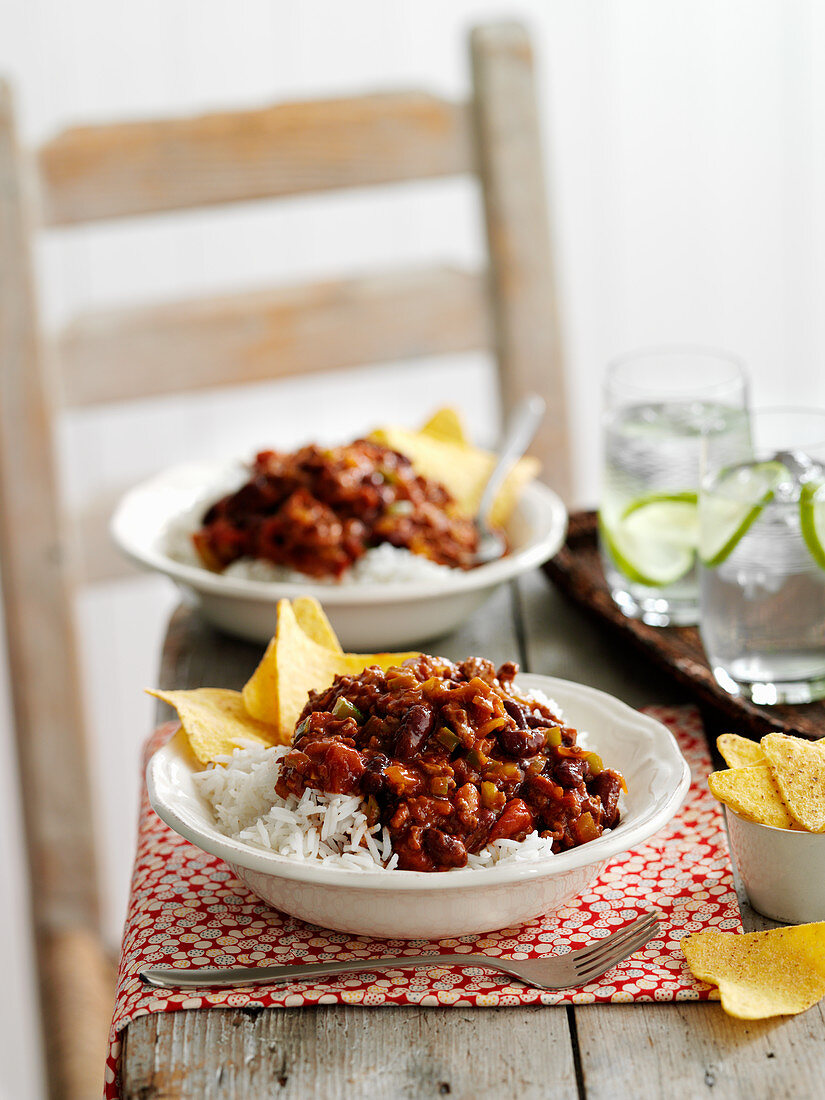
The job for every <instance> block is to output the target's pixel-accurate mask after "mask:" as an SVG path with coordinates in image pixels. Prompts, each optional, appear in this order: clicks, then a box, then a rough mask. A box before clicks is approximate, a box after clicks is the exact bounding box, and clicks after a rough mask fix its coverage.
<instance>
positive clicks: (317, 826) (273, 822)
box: [193, 691, 607, 874]
mask: <svg viewBox="0 0 825 1100" xmlns="http://www.w3.org/2000/svg"><path fill="white" fill-rule="evenodd" d="M527 698H530V699H533V700H535V701H536V702H540V703H543V704H544V705H545V706H548V707H550V709H551V711H552V712H553V713H554V714H555V715H557V716H558V717H561V708H560V707H559V706H558V704H557V703H555V702H554V701H553V700H552V699H549V698H548V696H546V695H545V694H544V693H543V692H541V691H531V692H529V693H528V694H527ZM289 751H290V747H289V746H288V745H275V746H272V747H269V748H261V747H260V746H259V745H257V744H252V743H249V742H248V743H246V744H244V745H243V746H241V747H239V748H237V749H235V750H234V752H233V753H232V755H231V756H220V757H218V758H217V761H216V764H215V765H212V766H210V767H209V768H208V769H207V770H206V771H202V772H196V773H195V775H194V776H193V780H194V783H195V788H196V790H197V791H198V793H199V794H201V795H202V796H203V798H205V799H206V801H207V802H208V803H209V804H210V806H211V807H212V809H213V811H214V814H215V820H216V823H217V825H218V828H219V829H220V830H221V832H222V833H224V834H225V835H226V836H228V837H232V838H233V839H234V840H239V841H241V842H242V843H243V844H249V845H250V846H251V847H253V848H258V849H263V850H264V851H267V852H274V853H275V854H276V855H280V856H285V857H286V858H288V859H293V860H296V861H297V862H300V863H316V864H319V865H320V864H325V865H327V866H330V867H340V868H344V869H349V870H353V871H392V870H395V869H396V867H397V864H398V856H397V855H396V854H395V853H394V852H393V850H392V841H391V839H390V834H389V831H388V830H387V828H386V827H383V826H381V824H380V823H379V824H376V825H372V826H370V825H368V824H367V819H366V815H365V814H364V811H363V799H362V798H361V796H360V795H345V794H329V793H327V792H325V791H317V790H312V789H310V788H307V789H306V790H305V791H304V792H303V794H302V795H301V796H300V798H299V797H298V796H296V795H288V796H287V797H286V798H281V797H280V795H278V794H277V792H276V791H275V784H276V783H277V781H278V776H279V774H280V770H281V761H282V760H283V758H284V756H285V755H286V754H287V753H288V752H289ZM605 831H607V830H605ZM551 855H553V842H552V840H550V839H547V838H545V837H541V836H539V834H538V833H537V832H535V831H534V832H532V833H529V834H528V835H527V836H526V837H525V839H524V840H522V841H515V840H496V841H493V843H492V844H488V845H487V847H486V848H483V849H482V850H481V851H480V852H477V853H476V854H474V855H473V854H470V855H468V858H467V866H466V868H453V869H452V870H451V871H450V872H448V873H449V874H461V873H462V872H463V871H466V870H479V869H482V868H485V867H497V866H500V865H501V864H513V863H526V862H531V861H533V860H537V859H546V858H548V857H549V856H551Z"/></svg>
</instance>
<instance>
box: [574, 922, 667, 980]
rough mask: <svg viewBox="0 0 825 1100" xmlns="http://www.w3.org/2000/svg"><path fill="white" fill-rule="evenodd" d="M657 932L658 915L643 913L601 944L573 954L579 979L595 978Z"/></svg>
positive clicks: (642, 945)
mask: <svg viewBox="0 0 825 1100" xmlns="http://www.w3.org/2000/svg"><path fill="white" fill-rule="evenodd" d="M658 931H659V914H658V913H652V912H651V913H645V914H644V915H643V916H641V917H639V919H638V920H635V921H633V923H632V924H628V925H627V927H626V928H623V929H622V930H621V931H620V932H616V933H614V934H613V935H612V936H608V937H606V939H604V940H603V941H602V942H601V943H596V944H593V945H592V946H591V947H585V948H583V949H582V950H581V951H576V952H575V968H576V973H577V975H578V976H579V977H580V978H584V977H585V976H587V975H589V976H593V977H595V976H597V975H598V974H603V973H604V972H605V971H606V970H609V969H610V967H611V966H612V965H614V964H615V963H617V962H621V961H622V960H623V959H626V958H628V956H630V955H632V954H633V953H634V952H636V951H638V950H639V948H640V947H644V945H645V944H646V943H648V942H649V941H650V940H652V939H654V937H655V936H656V935H657V934H658Z"/></svg>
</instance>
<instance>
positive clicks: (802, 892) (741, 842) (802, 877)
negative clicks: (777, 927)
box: [725, 806, 825, 924]
mask: <svg viewBox="0 0 825 1100" xmlns="http://www.w3.org/2000/svg"><path fill="white" fill-rule="evenodd" d="M725 814H726V815H727V821H728V836H729V837H730V846H731V850H732V851H733V856H734V859H735V860H736V866H737V867H738V868H739V874H740V875H741V876H742V885H743V886H744V887H745V892H746V893H747V895H748V900H749V901H750V903H751V905H752V906H753V908H754V909H755V910H756V911H757V913H761V914H762V915H763V916H764V917H770V918H771V919H772V920H780V921H784V922H785V923H786V924H809V923H812V922H813V921H821V920H825V834H823V833H803V832H797V831H796V830H795V829H775V828H774V827H773V826H772V825H758V824H757V823H756V822H755V821H746V820H745V818H744V817H740V816H739V814H737V813H735V812H734V811H733V810H731V809H730V807H728V806H726V807H725Z"/></svg>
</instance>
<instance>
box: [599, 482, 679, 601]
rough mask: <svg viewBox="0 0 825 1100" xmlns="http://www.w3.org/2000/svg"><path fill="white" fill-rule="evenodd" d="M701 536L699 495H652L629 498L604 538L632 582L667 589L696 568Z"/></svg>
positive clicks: (613, 556) (605, 530) (618, 564)
mask: <svg viewBox="0 0 825 1100" xmlns="http://www.w3.org/2000/svg"><path fill="white" fill-rule="evenodd" d="M698 535H699V519H698V507H697V501H696V493H691V492H684V493H650V494H649V495H648V496H644V497H638V498H637V499H636V500H634V501H631V503H630V504H628V506H627V507H626V508H625V510H624V511H623V512H622V514H621V517H620V518H619V521H618V523H616V524H615V525H614V526H613V527H611V528H608V527H607V526H606V525H605V524H604V523H602V536H603V538H604V540H605V543H606V544H607V548H608V549H609V551H610V554H611V557H612V558H613V560H614V561H615V563H616V565H617V566H618V567H619V569H621V571H622V573H624V575H625V576H626V577H627V578H628V580H631V581H635V582H636V583H637V584H643V585H645V586H647V587H648V588H665V587H666V586H667V585H669V584H674V583H675V582H676V581H678V580H681V578H682V577H684V576H685V575H686V574H687V573H689V572H690V570H691V569H692V568H693V563H694V559H695V556H696V543H697V540H698Z"/></svg>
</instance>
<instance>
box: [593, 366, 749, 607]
mask: <svg viewBox="0 0 825 1100" xmlns="http://www.w3.org/2000/svg"><path fill="white" fill-rule="evenodd" d="M747 410H748V381H747V375H746V372H745V368H744V366H743V364H742V363H741V362H740V361H739V360H738V359H736V358H734V357H733V356H731V355H727V354H725V353H723V352H717V351H709V350H705V349H703V348H652V349H650V350H647V351H642V352H637V353H635V354H632V355H626V356H623V357H622V358H620V359H617V360H615V361H614V362H613V363H611V364H610V366H609V367H608V369H607V374H606V377H605V382H604V467H603V479H602V501H601V508H600V509H599V544H600V549H601V556H602V565H603V566H604V572H605V576H606V578H607V582H608V585H609V586H610V591H611V593H612V595H613V599H614V600H615V601H616V603H617V604H618V605H619V607H620V608H621V609H622V611H623V612H624V613H625V615H627V616H629V617H630V618H635V619H642V620H644V622H646V623H650V624H651V625H653V626H667V625H668V624H671V623H672V624H675V625H687V624H692V623H696V622H697V621H698V615H699V589H698V579H697V569H696V552H697V545H698V536H699V519H698V492H699V458H700V450H701V445H702V440H703V438H705V437H708V436H709V437H711V438H713V439H714V440H715V441H716V443H717V444H718V450H719V451H720V452H721V453H723V454H724V453H730V454H732V455H735V454H740V453H741V451H742V446H743V441H747V438H748V434H747V433H748V420H747Z"/></svg>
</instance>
